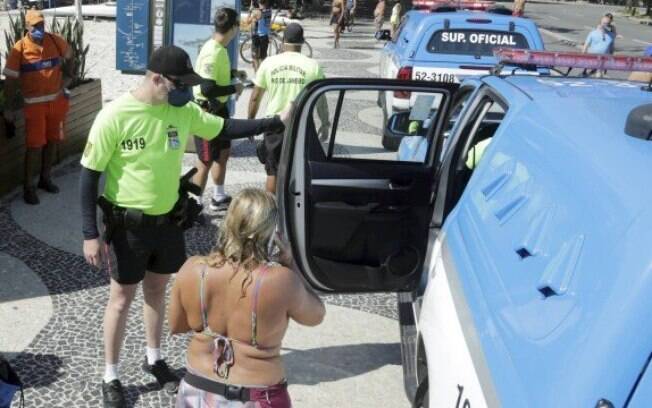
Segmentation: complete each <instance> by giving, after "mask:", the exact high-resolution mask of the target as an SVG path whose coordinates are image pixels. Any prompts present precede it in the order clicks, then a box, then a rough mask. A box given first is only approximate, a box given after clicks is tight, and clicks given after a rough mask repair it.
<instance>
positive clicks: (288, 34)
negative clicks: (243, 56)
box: [248, 23, 330, 193]
mask: <svg viewBox="0 0 652 408" xmlns="http://www.w3.org/2000/svg"><path fill="white" fill-rule="evenodd" d="M302 44H303V28H302V27H301V26H300V25H299V24H297V23H290V24H288V26H287V27H286V28H285V31H284V32H283V52H282V53H281V54H277V55H274V56H272V57H267V59H265V60H264V61H263V62H262V63H261V64H260V67H259V68H258V72H257V73H256V79H255V80H254V84H255V85H256V87H255V88H254V90H253V92H252V93H251V99H250V100H249V113H248V117H249V118H250V119H253V118H255V117H256V114H257V113H258V107H259V106H260V101H261V99H262V97H263V95H264V94H265V93H266V92H267V93H268V94H269V96H268V100H267V116H273V115H277V114H278V113H279V112H281V111H283V110H284V109H287V108H288V106H290V105H291V103H292V102H293V101H294V99H295V98H296V97H297V95H299V93H300V92H301V90H303V88H305V87H306V85H308V84H309V83H310V82H312V81H315V80H318V79H323V78H324V73H323V72H322V69H321V67H320V66H319V64H318V63H317V61H315V60H314V59H312V58H308V57H306V56H305V55H303V54H301V45H302ZM325 102H326V101H325V99H324V98H320V100H319V104H318V106H317V108H318V110H317V112H318V114H319V117H320V119H321V127H320V129H319V132H320V140H322V141H323V135H325V133H326V131H327V130H328V128H329V126H330V123H329V120H328V107H327V105H326V103H325ZM283 136H284V135H283V132H267V133H265V135H264V146H265V152H264V155H265V172H266V173H267V181H266V183H265V187H266V188H267V191H269V192H271V193H275V192H276V172H277V170H278V164H279V163H278V162H279V159H280V157H281V149H282V147H283Z"/></svg>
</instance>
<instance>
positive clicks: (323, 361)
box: [283, 343, 401, 385]
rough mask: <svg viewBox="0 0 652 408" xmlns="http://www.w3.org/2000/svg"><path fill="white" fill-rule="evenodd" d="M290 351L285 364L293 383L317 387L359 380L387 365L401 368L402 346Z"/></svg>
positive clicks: (392, 344)
mask: <svg viewBox="0 0 652 408" xmlns="http://www.w3.org/2000/svg"><path fill="white" fill-rule="evenodd" d="M284 350H290V352H289V353H287V354H284V355H283V362H284V364H285V368H286V370H287V374H288V382H289V383H290V384H301V385H317V384H319V383H323V382H332V381H338V380H342V379H345V378H350V377H356V376H359V375H362V374H365V373H368V372H370V371H374V370H377V369H379V368H381V367H383V366H386V365H401V346H400V344H399V343H367V344H352V345H343V346H332V347H321V348H314V349H310V350H294V349H287V348H284Z"/></svg>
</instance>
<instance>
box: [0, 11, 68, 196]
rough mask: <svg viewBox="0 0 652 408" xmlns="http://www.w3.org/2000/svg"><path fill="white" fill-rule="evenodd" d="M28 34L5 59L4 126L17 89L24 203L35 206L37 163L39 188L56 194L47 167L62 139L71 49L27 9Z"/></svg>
mask: <svg viewBox="0 0 652 408" xmlns="http://www.w3.org/2000/svg"><path fill="white" fill-rule="evenodd" d="M25 24H26V27H27V35H25V36H24V37H23V38H22V39H21V40H19V41H17V42H16V44H15V45H14V47H13V48H12V49H11V51H10V53H9V56H8V58H7V65H6V66H5V69H4V74H5V76H6V78H7V80H6V81H5V95H6V96H7V109H5V112H4V116H5V120H6V121H7V122H10V123H13V122H14V110H15V109H16V107H17V105H18V104H17V101H16V90H17V89H20V92H21V94H22V96H23V100H24V106H23V114H24V117H25V147H26V149H25V163H24V174H23V178H24V180H23V182H24V187H23V199H24V200H25V202H26V203H27V204H32V205H36V204H38V203H39V198H38V195H37V194H36V189H35V188H34V185H33V178H34V174H33V171H34V169H35V168H36V167H37V166H38V164H39V161H41V176H40V179H39V182H38V184H37V187H38V188H40V189H42V190H45V191H46V192H48V193H52V194H56V193H58V192H59V188H58V187H57V186H56V185H55V184H54V183H53V182H52V178H51V169H52V164H53V162H54V159H55V157H56V152H57V146H58V144H59V143H60V142H61V141H62V140H63V136H64V135H63V123H64V121H65V119H66V114H67V113H68V97H67V94H66V92H65V91H64V86H65V85H66V84H64V78H63V71H62V66H63V63H64V62H65V61H67V60H70V59H71V58H72V49H71V48H70V47H69V46H68V44H67V43H66V41H65V40H64V39H63V38H61V37H60V36H58V35H56V34H51V33H46V32H45V21H44V19H43V14H41V12H40V11H38V10H28V11H27V13H26V15H25Z"/></svg>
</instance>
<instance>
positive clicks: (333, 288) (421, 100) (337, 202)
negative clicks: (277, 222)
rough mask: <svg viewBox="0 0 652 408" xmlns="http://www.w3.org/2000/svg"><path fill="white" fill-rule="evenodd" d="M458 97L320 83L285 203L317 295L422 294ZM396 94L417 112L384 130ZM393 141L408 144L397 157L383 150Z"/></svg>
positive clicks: (286, 179)
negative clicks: (450, 113)
mask: <svg viewBox="0 0 652 408" xmlns="http://www.w3.org/2000/svg"><path fill="white" fill-rule="evenodd" d="M457 87H458V85H456V84H439V83H437V84H435V83H428V82H415V81H397V80H386V79H362V78H341V79H327V80H323V81H317V82H315V83H313V84H311V85H309V86H308V87H306V89H305V90H304V91H303V93H302V94H301V95H300V96H299V98H298V100H297V106H296V111H295V115H294V119H293V122H292V123H291V125H290V127H289V128H288V130H287V133H286V138H285V143H284V146H283V152H282V155H281V163H280V168H279V173H278V177H279V178H278V183H277V194H278V201H279V210H280V213H281V228H282V233H283V235H284V237H285V238H286V239H287V240H288V241H289V243H290V244H291V248H292V252H293V256H294V259H295V261H296V263H297V266H298V267H299V269H300V271H301V273H302V274H303V275H304V277H305V278H306V280H307V281H308V282H309V283H310V285H312V286H313V287H314V288H315V289H317V290H320V291H325V292H331V293H344V292H396V291H410V290H413V289H414V288H415V286H416V285H417V283H418V281H419V279H420V276H421V271H422V267H423V263H424V258H425V254H426V249H427V244H428V242H427V241H428V230H429V227H430V220H431V217H432V211H433V206H434V202H435V186H436V183H435V178H436V173H437V166H438V163H439V159H440V157H441V155H442V149H443V144H444V143H443V138H442V137H438V136H439V135H440V134H441V133H442V127H443V119H444V118H445V117H446V112H447V110H448V108H449V106H450V103H451V98H452V96H453V94H454V93H455V91H456V90H457ZM388 91H390V92H394V96H395V97H402V98H408V99H410V103H409V105H410V109H409V110H408V111H405V112H399V113H397V114H395V115H393V116H392V117H389V118H387V120H386V121H385V120H384V119H383V111H382V109H381V108H380V107H379V104H378V99H379V95H382V94H383V93H384V92H388ZM385 122H387V123H385ZM388 134H389V135H390V136H392V137H399V138H400V140H401V145H400V148H399V151H398V152H394V151H389V150H386V149H385V148H384V147H383V145H382V137H383V135H385V136H387V135H388ZM401 136H403V137H401Z"/></svg>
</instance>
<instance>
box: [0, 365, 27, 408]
mask: <svg viewBox="0 0 652 408" xmlns="http://www.w3.org/2000/svg"><path fill="white" fill-rule="evenodd" d="M18 391H20V405H19V406H20V407H24V406H25V400H24V396H23V383H22V382H21V381H20V378H18V374H16V372H15V371H14V369H13V368H11V365H9V362H8V361H7V360H5V359H4V357H2V355H0V408H9V407H11V401H12V400H13V398H14V395H15V394H16V392H18Z"/></svg>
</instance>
